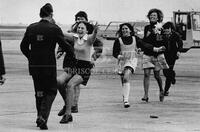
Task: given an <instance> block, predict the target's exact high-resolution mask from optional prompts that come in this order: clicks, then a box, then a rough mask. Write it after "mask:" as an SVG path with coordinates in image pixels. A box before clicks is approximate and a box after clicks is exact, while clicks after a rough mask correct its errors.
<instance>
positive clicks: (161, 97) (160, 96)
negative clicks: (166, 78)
mask: <svg viewBox="0 0 200 132" xmlns="http://www.w3.org/2000/svg"><path fill="white" fill-rule="evenodd" d="M154 77H155V79H156V81H157V83H158V87H159V91H160V95H159V99H160V101H161V102H162V101H163V100H164V91H163V87H162V79H161V77H160V71H155V70H154Z"/></svg>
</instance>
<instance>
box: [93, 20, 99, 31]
mask: <svg viewBox="0 0 200 132" xmlns="http://www.w3.org/2000/svg"><path fill="white" fill-rule="evenodd" d="M98 29H99V24H98V22H96V23H95V24H94V32H97V31H98Z"/></svg>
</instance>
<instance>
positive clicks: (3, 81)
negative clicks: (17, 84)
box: [0, 76, 6, 85]
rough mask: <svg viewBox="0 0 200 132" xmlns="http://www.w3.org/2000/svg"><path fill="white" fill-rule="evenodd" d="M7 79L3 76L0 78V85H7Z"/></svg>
mask: <svg viewBox="0 0 200 132" xmlns="http://www.w3.org/2000/svg"><path fill="white" fill-rule="evenodd" d="M5 81H6V79H5V78H4V77H3V76H0V85H3V84H4V83H5Z"/></svg>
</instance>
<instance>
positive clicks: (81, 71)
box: [57, 21, 98, 123]
mask: <svg viewBox="0 0 200 132" xmlns="http://www.w3.org/2000/svg"><path fill="white" fill-rule="evenodd" d="M92 28H94V30H93V32H92V34H89V35H88V34H87V33H88V31H90V30H92ZM97 29H98V26H97V24H96V25H95V26H94V27H93V26H92V25H91V24H89V23H88V22H86V21H80V22H78V24H77V27H76V29H75V30H76V33H67V34H65V37H66V39H67V40H69V41H72V42H73V43H74V52H75V57H76V61H75V62H71V68H69V67H67V68H66V69H64V70H65V74H63V76H65V77H64V78H65V80H63V81H64V82H67V84H66V83H63V82H59V81H58V82H57V83H58V85H62V86H61V88H64V90H63V92H64V94H65V95H66V96H65V99H64V101H65V106H66V109H65V114H64V115H63V117H62V119H61V121H60V123H68V122H70V121H72V120H73V118H72V115H71V107H72V103H73V96H74V88H75V87H76V86H78V85H80V84H83V85H86V84H87V82H88V80H89V77H90V74H91V68H92V67H93V65H92V62H91V61H92V59H91V56H92V47H93V46H92V44H93V43H94V41H95V39H96V35H97ZM63 86H64V87H63Z"/></svg>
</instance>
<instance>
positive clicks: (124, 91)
mask: <svg viewBox="0 0 200 132" xmlns="http://www.w3.org/2000/svg"><path fill="white" fill-rule="evenodd" d="M129 92H130V83H124V84H123V86H122V95H123V97H124V102H128V98H129Z"/></svg>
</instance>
